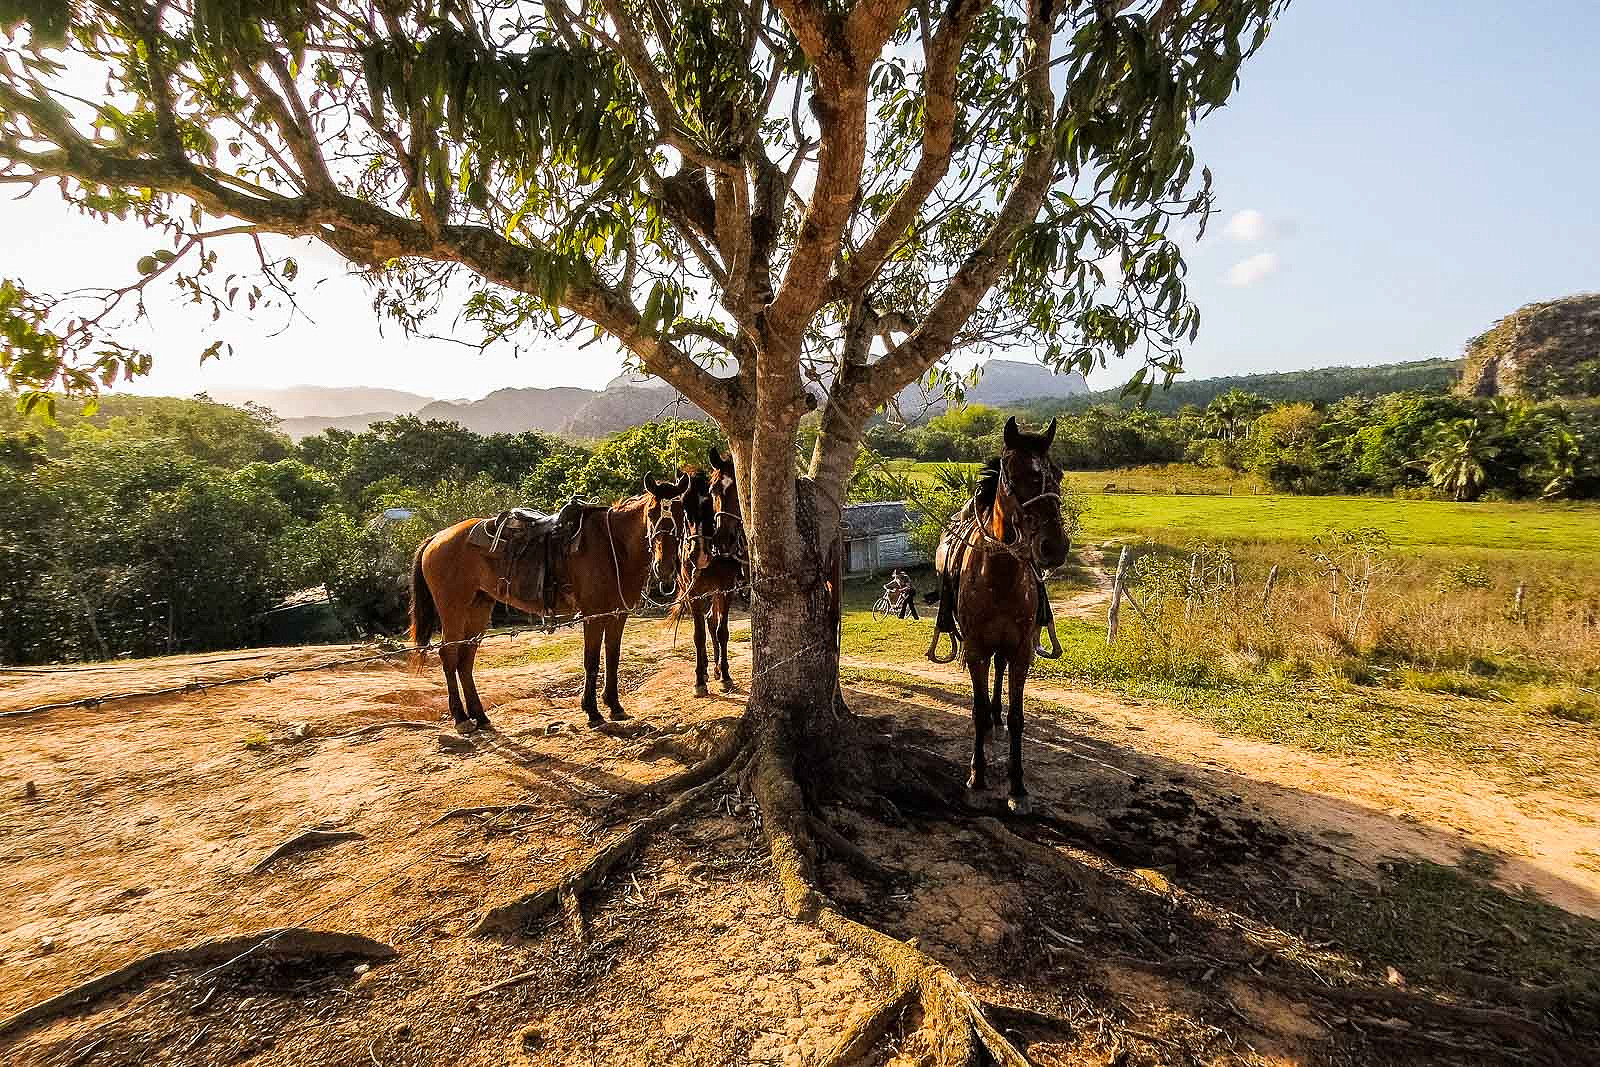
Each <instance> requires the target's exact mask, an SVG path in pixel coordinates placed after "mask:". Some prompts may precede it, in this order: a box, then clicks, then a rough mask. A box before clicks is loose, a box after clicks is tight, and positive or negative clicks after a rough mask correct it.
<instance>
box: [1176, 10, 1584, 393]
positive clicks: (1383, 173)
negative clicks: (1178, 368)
mask: <svg viewBox="0 0 1600 1067" xmlns="http://www.w3.org/2000/svg"><path fill="white" fill-rule="evenodd" d="M1597 40H1600V4H1595V3H1592V2H1583V0H1567V2H1545V3H1539V4H1517V3H1512V2H1509V0H1506V2H1499V3H1491V2H1484V0H1476V2H1467V3H1442V2H1427V3H1421V2H1415V0H1403V2H1395V3H1373V2H1361V3H1353V2H1338V0H1301V2H1298V3H1291V5H1290V7H1289V9H1288V12H1287V14H1286V15H1285V17H1284V18H1283V20H1282V21H1281V22H1280V23H1279V24H1278V26H1277V27H1276V29H1275V30H1274V32H1273V34H1272V37H1271V38H1270V39H1269V40H1268V42H1267V44H1266V46H1265V47H1264V48H1263V50H1262V51H1261V53H1260V54H1258V55H1257V56H1256V57H1255V58H1254V59H1253V60H1252V61H1251V62H1250V63H1248V64H1246V66H1245V68H1244V73H1243V79H1242V84H1241V87H1240V90H1239V92H1238V93H1237V94H1236V96H1235V97H1234V101H1235V102H1234V103H1233V104H1232V105H1230V106H1229V107H1228V108H1226V109H1224V110H1223V111H1220V112H1218V113H1217V114H1215V115H1213V116H1212V117H1211V118H1210V119H1208V120H1206V121H1205V122H1204V123H1202V124H1201V126H1200V128H1199V130H1198V132H1197V137H1196V142H1197V147H1198V149H1199V153H1200V155H1201V157H1202V159H1203V160H1205V161H1206V162H1207V163H1208V164H1210V166H1211V168H1212V172H1213V174H1214V175H1215V176H1216V181H1217V187H1218V193H1219V195H1218V204H1219V207H1221V208H1222V212H1221V217H1220V218H1219V219H1218V220H1216V221H1217V223H1219V224H1220V225H1216V226H1215V228H1214V229H1213V230H1211V231H1210V232H1209V233H1208V234H1207V237H1206V239H1205V240H1204V241H1203V242H1201V243H1200V245H1199V246H1198V247H1196V248H1194V249H1193V250H1192V252H1191V254H1190V256H1189V263H1190V270H1191V284H1192V288H1193V291H1194V294H1195V296H1196V298H1197V299H1198V301H1199V303H1200V306H1201V310H1202V314H1203V325H1202V330H1201V335H1200V339H1199V341H1198V342H1197V343H1196V344H1195V346H1194V348H1193V350H1192V351H1191V352H1190V353H1189V356H1188V366H1189V369H1190V372H1191V374H1193V375H1194V376H1196V377H1209V376H1212V375H1217V374H1227V373H1236V372H1240V371H1263V370H1285V369H1290V368H1295V367H1307V366H1318V365H1327V364H1331V363H1343V362H1350V363H1377V362H1388V361H1391V360H1402V359H1415V358H1421V357H1424V356H1431V355H1442V356H1453V355H1456V354H1458V353H1459V351H1460V348H1461V345H1462V342H1464V341H1465V340H1466V339H1467V338H1468V337H1470V336H1472V335H1473V334H1474V333H1477V332H1478V331H1480V330H1481V329H1483V328H1484V327H1486V326H1487V325H1488V324H1489V323H1490V322H1491V321H1493V320H1494V319H1496V318H1498V317H1499V316H1500V315H1502V314H1504V313H1506V312H1508V311H1510V310H1512V309H1513V308H1515V307H1517V306H1519V305H1521V304H1524V303H1527V302H1528V301H1530V300H1538V299H1547V298H1550V297H1555V296H1561V295H1564V294H1567V293H1570V292H1574V291H1580V290H1592V289H1597V288H1600V196H1597V194H1596V190H1597V189H1600V136H1597V130H1600V112H1597V110H1596V108H1597V104H1600V64H1597V63H1596V62H1595V59H1594V47H1595V43H1596V41H1597ZM1241 211H1249V212H1255V213H1258V215H1251V216H1247V218H1246V220H1245V221H1247V222H1249V223H1250V225H1244V226H1236V229H1237V230H1244V231H1247V232H1252V233H1253V232H1256V231H1259V232H1260V236H1259V237H1258V238H1257V239H1255V240H1241V239H1238V238H1237V237H1230V236H1228V234H1227V233H1226V228H1227V223H1228V221H1229V220H1230V219H1231V218H1232V217H1233V216H1234V215H1235V213H1237V212H1241ZM1262 256H1271V257H1273V258H1272V259H1271V260H1270V261H1268V260H1257V261H1256V266H1257V268H1258V270H1257V271H1256V272H1254V273H1260V274H1261V276H1260V277H1259V278H1257V279H1256V280H1254V281H1253V282H1252V283H1251V284H1247V285H1230V284H1228V273H1229V271H1230V270H1231V269H1232V268H1234V267H1235V266H1237V265H1239V264H1240V263H1241V262H1243V261H1246V260H1248V259H1250V258H1251V257H1262ZM1268 264H1270V269H1263V268H1265V267H1266V266H1267V265H1268ZM1242 273H1243V274H1245V275H1246V276H1248V275H1249V274H1250V273H1252V272H1250V271H1248V270H1246V271H1244V272H1242ZM1240 280H1244V279H1243V278H1238V277H1236V278H1235V281H1240Z"/></svg>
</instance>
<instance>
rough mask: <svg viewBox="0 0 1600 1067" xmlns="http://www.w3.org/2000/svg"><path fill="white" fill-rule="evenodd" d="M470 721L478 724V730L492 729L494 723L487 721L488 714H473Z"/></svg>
mask: <svg viewBox="0 0 1600 1067" xmlns="http://www.w3.org/2000/svg"><path fill="white" fill-rule="evenodd" d="M472 721H473V722H475V723H477V724H478V728H479V729H480V730H493V729H494V723H492V722H490V721H489V716H487V715H474V716H473V717H472Z"/></svg>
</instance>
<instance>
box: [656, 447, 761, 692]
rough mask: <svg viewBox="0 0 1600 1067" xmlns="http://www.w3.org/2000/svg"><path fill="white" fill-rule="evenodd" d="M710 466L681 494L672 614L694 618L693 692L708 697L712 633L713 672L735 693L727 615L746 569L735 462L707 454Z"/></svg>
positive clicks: (713, 451) (725, 689)
mask: <svg viewBox="0 0 1600 1067" xmlns="http://www.w3.org/2000/svg"><path fill="white" fill-rule="evenodd" d="M709 459H710V463H711V469H710V470H709V471H694V472H693V473H692V474H691V479H692V480H691V482H690V487H689V492H688V493H687V494H686V496H685V510H686V512H687V516H688V528H687V531H686V534H685V537H684V542H683V546H684V553H683V575H682V578H681V581H680V587H681V590H682V591H681V592H680V593H679V594H678V603H677V604H676V605H675V606H674V608H673V614H674V616H675V617H681V616H682V615H683V613H685V612H687V613H688V614H689V615H690V616H691V617H692V618H693V619H694V657H695V664H694V666H695V672H694V692H695V695H696V696H702V697H703V696H707V695H709V694H710V689H708V688H707V686H706V666H707V660H708V657H707V655H706V636H707V634H708V633H709V635H710V637H711V656H710V657H709V659H710V662H711V665H712V667H713V670H714V673H715V674H716V677H717V678H718V680H719V681H720V682H721V683H722V691H723V692H725V693H727V692H732V691H733V673H732V671H731V670H730V669H729V667H728V613H729V611H730V609H731V608H732V606H733V598H734V595H735V593H736V592H737V590H738V588H739V586H740V585H741V584H742V583H743V582H744V578H745V574H746V572H747V569H748V567H749V555H750V554H749V550H748V545H747V543H746V541H745V537H744V520H743V518H742V517H741V515H740V513H739V493H738V488H737V484H736V483H735V481H734V473H733V460H732V459H731V458H724V457H723V456H721V455H720V454H718V452H717V450H716V449H715V448H713V449H711V452H710V456H709Z"/></svg>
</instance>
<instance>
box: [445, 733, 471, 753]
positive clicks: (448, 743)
mask: <svg viewBox="0 0 1600 1067" xmlns="http://www.w3.org/2000/svg"><path fill="white" fill-rule="evenodd" d="M439 751H440V752H471V751H472V742H471V741H468V740H467V739H466V738H465V737H457V736H455V735H454V734H440V735H439Z"/></svg>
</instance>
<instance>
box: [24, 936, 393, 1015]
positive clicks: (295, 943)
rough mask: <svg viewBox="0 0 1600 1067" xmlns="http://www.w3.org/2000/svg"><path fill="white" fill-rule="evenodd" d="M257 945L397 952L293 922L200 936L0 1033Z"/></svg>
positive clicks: (57, 999) (302, 950)
mask: <svg viewBox="0 0 1600 1067" xmlns="http://www.w3.org/2000/svg"><path fill="white" fill-rule="evenodd" d="M262 945H264V946H265V947H262V948H259V949H257V954H258V955H260V956H262V957H265V958H273V959H294V958H303V957H321V956H359V957H361V958H362V959H368V960H387V959H393V958H394V957H395V955H397V953H396V952H395V950H394V949H393V948H392V947H391V946H389V945H386V944H384V943H383V942H381V941H374V940H372V939H371V938H370V937H362V936H361V935H360V934H347V933H342V932H340V931H337V930H308V929H305V928H303V927H298V926H291V927H286V928H283V929H278V930H263V931H262V932H261V933H258V934H245V935H242V936H239V937H224V938H219V939H217V940H215V941H202V942H200V943H199V944H197V945H190V946H188V947H187V948H164V949H160V950H158V951H156V952H152V953H150V954H149V955H148V956H141V957H139V958H138V959H136V960H133V961H132V962H130V963H125V964H123V965H122V966H121V967H118V968H117V969H116V970H114V971H108V972H106V973H105V974H102V975H100V976H98V977H96V978H91V979H89V980H88V981H87V982H84V983H83V984H81V985H76V986H73V987H72V988H71V989H68V990H67V991H65V992H63V993H57V994H56V995H55V996H53V997H50V998H49V999H47V1000H41V1001H39V1002H38V1003H37V1004H33V1005H31V1006H29V1007H27V1008H24V1009H22V1010H21V1011H19V1012H18V1013H17V1014H15V1015H13V1016H11V1018H9V1019H6V1020H5V1021H4V1022H0V1037H4V1036H6V1035H8V1034H11V1033H14V1032H16V1031H17V1030H21V1029H23V1028H24V1027H29V1026H33V1025H35V1024H36V1023H39V1022H42V1021H44V1020H46V1019H50V1018H53V1017H55V1016H57V1015H60V1014H62V1013H63V1012H66V1011H68V1010H70V1009H72V1008H76V1007H79V1006H80V1005H83V1004H86V1003H88V1002H89V1001H92V1000H94V999H96V998H98V997H102V996H104V995H105V994H107V993H111V992H114V991H116V990H118V989H123V988H125V987H127V986H130V985H132V984H133V983H134V982H137V981H138V980H139V979H141V978H143V977H144V976H146V975H148V974H150V973H152V972H154V971H162V970H170V969H172V968H175V967H205V966H208V965H215V964H219V963H226V962H228V961H230V960H232V959H234V958H235V957H238V956H241V955H244V954H245V953H247V952H250V951H251V950H252V949H256V948H257V946H262Z"/></svg>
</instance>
